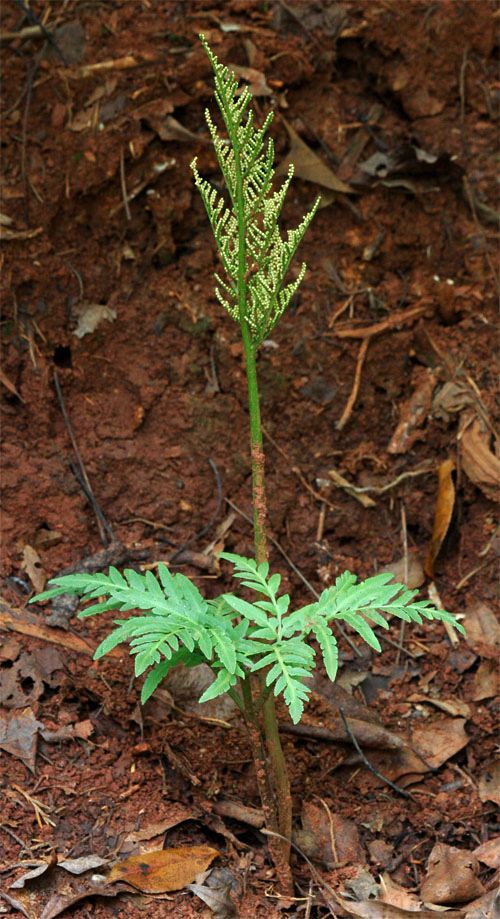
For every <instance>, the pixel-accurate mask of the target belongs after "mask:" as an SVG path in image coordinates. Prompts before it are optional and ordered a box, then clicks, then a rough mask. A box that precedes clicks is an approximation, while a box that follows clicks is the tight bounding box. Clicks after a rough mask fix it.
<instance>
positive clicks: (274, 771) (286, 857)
mask: <svg viewBox="0 0 500 919" xmlns="http://www.w3.org/2000/svg"><path fill="white" fill-rule="evenodd" d="M228 132H229V136H230V139H231V142H232V145H233V150H234V154H235V156H234V163H235V169H236V202H235V203H236V210H237V218H238V313H239V323H240V329H241V336H242V340H243V350H244V354H245V369H246V377H247V386H248V409H249V413H250V452H251V457H252V503H253V525H254V542H255V558H256V561H257V564H261V563H262V562H265V561H267V541H266V514H267V506H266V492H265V478H264V475H265V473H264V450H263V441H262V424H261V418H260V398H259V384H258V380H257V364H256V350H257V346H256V345H255V344H254V342H253V341H252V335H251V329H250V326H249V324H248V320H247V258H246V243H247V239H246V237H247V226H246V221H245V196H244V188H243V173H242V168H241V160H240V156H239V144H238V138H237V133H236V132H235V130H234V126H233V125H228ZM241 688H242V694H243V701H244V705H245V712H246V715H247V725H248V729H249V734H250V742H251V745H252V752H253V757H254V761H255V767H256V771H257V782H258V785H259V792H260V795H261V800H262V807H263V810H264V816H265V818H266V823H267V824H268V828H269V829H270V830H271V831H273V832H278V833H279V834H280V837H285V839H283V838H280V837H277V836H274V837H273V836H270V837H269V849H270V852H271V857H272V859H273V862H274V865H275V868H276V874H277V877H278V883H279V884H280V886H281V888H282V890H283V892H284V893H285V894H287V895H288V894H289V895H291V894H293V881H292V875H291V871H290V839H291V831H292V802H291V794H290V782H289V779H288V772H287V769H286V763H285V757H284V755H283V748H282V746H281V741H280V736H279V732H278V721H277V717H276V707H275V702H274V696H272V695H270V696H269V697H267V698H266V700H265V702H264V704H263V705H262V711H261V714H260V717H259V716H258V715H256V711H255V707H254V702H253V698H252V689H251V683H250V677H247V678H246V679H244V680H242V681H241ZM265 689H266V686H265V675H263V674H261V675H260V679H259V695H260V697H261V698H262V694H263V693H264V692H265ZM266 751H267V756H266Z"/></svg>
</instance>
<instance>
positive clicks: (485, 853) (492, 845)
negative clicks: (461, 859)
mask: <svg viewBox="0 0 500 919" xmlns="http://www.w3.org/2000/svg"><path fill="white" fill-rule="evenodd" d="M472 854H473V855H475V857H476V858H477V860H478V861H480V862H482V863H483V865H488V868H500V836H494V837H493V839H488V841H487V842H483V843H481V845H480V846H478V847H477V849H474V852H473V853H472Z"/></svg>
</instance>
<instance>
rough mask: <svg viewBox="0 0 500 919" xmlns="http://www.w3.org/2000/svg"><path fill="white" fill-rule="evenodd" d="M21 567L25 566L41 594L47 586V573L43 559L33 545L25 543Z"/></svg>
mask: <svg viewBox="0 0 500 919" xmlns="http://www.w3.org/2000/svg"><path fill="white" fill-rule="evenodd" d="M21 567H22V568H24V570H25V572H26V574H27V575H28V577H29V579H30V581H31V583H32V584H33V587H34V588H35V590H36V592H37V594H41V593H42V591H43V590H44V588H45V583H46V581H47V575H46V573H45V571H44V570H43V567H42V560H41V558H40V556H39V554H38V552H37V551H36V549H34V548H33V546H29V545H25V547H24V549H23V561H22V564H21Z"/></svg>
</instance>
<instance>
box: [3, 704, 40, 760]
mask: <svg viewBox="0 0 500 919" xmlns="http://www.w3.org/2000/svg"><path fill="white" fill-rule="evenodd" d="M40 728H43V724H42V723H41V722H40V721H37V719H36V718H35V715H34V714H33V712H32V710H31V708H25V709H24V711H22V712H16V713H15V714H12V715H11V714H5V715H2V714H0V749H1V750H5V752H6V753H10V754H11V756H15V757H17V759H20V760H22V762H23V763H24V764H25V766H27V767H28V769H29V770H30V772H33V773H34V771H35V759H36V748H37V736H38V731H39V729H40Z"/></svg>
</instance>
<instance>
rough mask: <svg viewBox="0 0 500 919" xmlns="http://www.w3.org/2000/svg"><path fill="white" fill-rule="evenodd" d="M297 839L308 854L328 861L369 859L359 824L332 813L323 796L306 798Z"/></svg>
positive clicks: (334, 862)
mask: <svg viewBox="0 0 500 919" xmlns="http://www.w3.org/2000/svg"><path fill="white" fill-rule="evenodd" d="M297 843H298V845H299V846H300V848H301V849H303V850H304V852H305V853H306V855H308V856H309V857H310V858H313V859H318V860H319V861H321V862H323V864H325V865H335V864H338V863H342V864H347V865H364V864H365V863H366V855H365V853H364V851H363V848H362V846H361V841H360V838H359V833H358V830H357V827H356V824H355V823H353V822H352V820H346V819H345V818H344V817H341V816H340V814H337V813H332V811H331V810H330V808H329V807H328V805H327V804H326V802H325V801H322V800H320V801H318V802H317V803H316V802H315V801H305V802H304V805H303V807H302V830H299V831H298V833H297Z"/></svg>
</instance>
